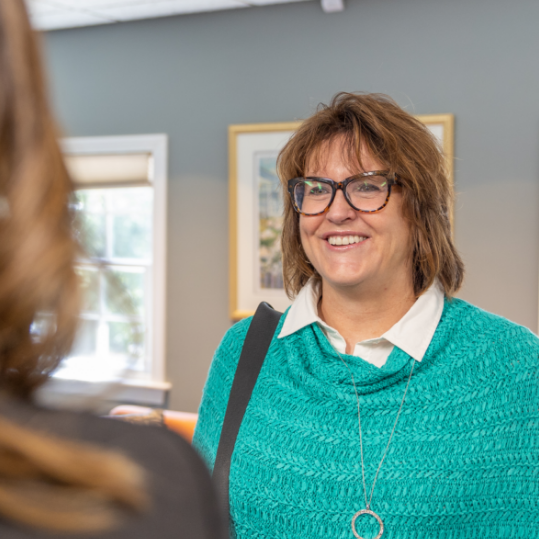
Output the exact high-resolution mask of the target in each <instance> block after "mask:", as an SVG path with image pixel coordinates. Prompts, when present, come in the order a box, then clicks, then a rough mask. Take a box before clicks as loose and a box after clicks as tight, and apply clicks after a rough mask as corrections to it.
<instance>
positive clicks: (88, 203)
mask: <svg viewBox="0 0 539 539" xmlns="http://www.w3.org/2000/svg"><path fill="white" fill-rule="evenodd" d="M75 200H76V202H77V209H78V210H80V211H83V212H85V213H88V212H92V213H103V212H104V211H105V196H104V189H78V190H77V191H75Z"/></svg>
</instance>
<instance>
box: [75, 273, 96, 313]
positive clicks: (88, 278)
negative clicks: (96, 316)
mask: <svg viewBox="0 0 539 539" xmlns="http://www.w3.org/2000/svg"><path fill="white" fill-rule="evenodd" d="M77 273H78V274H79V276H80V284H81V288H82V310H83V311H86V312H92V313H98V312H99V272H98V271H97V270H94V269H88V268H77Z"/></svg>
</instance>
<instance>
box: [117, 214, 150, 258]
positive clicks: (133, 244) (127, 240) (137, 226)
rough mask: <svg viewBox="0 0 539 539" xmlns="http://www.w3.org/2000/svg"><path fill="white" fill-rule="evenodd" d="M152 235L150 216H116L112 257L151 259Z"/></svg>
mask: <svg viewBox="0 0 539 539" xmlns="http://www.w3.org/2000/svg"><path fill="white" fill-rule="evenodd" d="M151 234H152V223H151V219H150V216H149V215H145V214H138V215H115V216H114V225H113V245H114V247H113V252H112V256H113V257H118V258H138V259H149V258H150V257H151V254H152V243H151Z"/></svg>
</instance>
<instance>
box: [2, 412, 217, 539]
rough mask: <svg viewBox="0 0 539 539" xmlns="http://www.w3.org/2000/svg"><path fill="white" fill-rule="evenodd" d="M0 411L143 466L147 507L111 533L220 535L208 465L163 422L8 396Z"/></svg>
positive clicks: (134, 535) (28, 425) (36, 429)
mask: <svg viewBox="0 0 539 539" xmlns="http://www.w3.org/2000/svg"><path fill="white" fill-rule="evenodd" d="M0 413H1V414H2V415H3V416H4V417H6V419H8V420H11V421H12V422H14V423H17V424H18V425H19V426H23V427H26V428H28V429H31V430H32V431H34V432H42V433H44V434H46V435H49V436H55V437H57V438H60V439H66V440H72V441H77V442H81V443H84V444H87V445H88V446H93V447H96V448H99V449H101V450H111V451H116V452H119V453H121V454H123V455H125V456H127V457H128V458H130V459H131V460H132V461H134V462H135V463H136V464H138V465H139V466H140V467H141V468H142V469H143V470H144V473H145V476H146V478H147V487H148V490H149V493H150V499H151V510H150V512H149V513H146V514H144V515H138V516H137V515H133V516H132V517H131V518H129V519H128V520H126V522H125V525H124V527H123V528H122V529H118V530H115V531H111V532H110V533H111V537H114V538H118V539H120V538H121V539H123V538H124V537H126V538H127V537H130V538H132V539H135V538H139V537H140V538H142V537H153V536H156V537H161V538H163V539H164V538H169V537H170V538H171V539H172V538H173V537H193V538H201V539H206V538H208V539H209V538H210V537H214V536H215V533H217V537H219V538H220V539H221V537H222V535H219V530H220V529H222V526H221V525H222V522H221V516H220V514H219V512H218V509H217V502H216V499H215V494H214V491H213V486H212V484H211V478H210V476H209V473H208V471H207V468H206V466H205V464H204V463H203V461H202V460H201V458H200V457H199V456H198V454H197V453H196V452H195V451H194V449H193V448H192V447H191V446H190V444H189V443H188V442H187V441H186V440H184V439H183V438H181V437H180V436H178V435H176V434H175V433H173V432H171V431H169V430H168V429H166V428H165V427H152V426H139V425H134V424H130V423H126V422H124V421H120V420H117V419H109V418H101V417H96V416H94V415H91V414H87V413H76V412H68V411H57V410H48V409H43V408H39V407H34V406H29V405H25V404H24V403H13V402H11V403H2V406H0ZM182 529H183V530H185V531H186V533H185V535H184V534H183V533H182V532H181V531H180V530H182ZM154 534H155V535H154ZM103 537H105V536H103ZM106 537H108V535H106Z"/></svg>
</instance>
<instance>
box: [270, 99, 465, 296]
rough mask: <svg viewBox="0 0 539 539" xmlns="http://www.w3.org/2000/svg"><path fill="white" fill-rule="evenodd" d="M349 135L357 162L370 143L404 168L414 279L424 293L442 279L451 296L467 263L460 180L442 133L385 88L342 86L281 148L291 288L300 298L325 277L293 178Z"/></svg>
mask: <svg viewBox="0 0 539 539" xmlns="http://www.w3.org/2000/svg"><path fill="white" fill-rule="evenodd" d="M336 137H343V138H344V142H345V151H346V154H347V157H348V158H349V160H350V162H351V163H358V164H359V165H360V166H361V154H360V148H361V147H362V145H364V147H365V148H366V149H367V150H368V151H369V152H370V153H371V154H372V156H373V157H375V158H376V159H377V160H378V161H380V162H381V163H382V164H383V165H384V167H386V168H387V169H389V171H390V172H391V173H396V174H397V175H398V179H399V183H400V185H401V186H402V193H403V213H404V217H405V218H406V219H407V220H408V221H409V223H410V231H411V241H412V270H413V285H414V291H415V294H416V296H420V295H421V294H422V293H423V292H424V291H425V290H426V289H427V288H428V287H429V286H430V285H431V284H432V283H433V282H434V280H435V279H436V278H438V279H439V280H440V283H441V284H442V286H443V289H444V291H445V294H446V296H448V297H451V296H452V295H453V294H454V293H455V292H456V291H457V290H458V289H459V288H460V286H461V284H462V279H463V275H464V265H463V263H462V260H461V258H460V256H459V254H458V253H457V250H456V249H455V246H454V244H453V240H452V237H451V222H450V211H451V207H452V200H453V187H452V185H450V182H449V179H448V176H447V165H446V161H445V158H444V156H443V154H442V152H441V151H440V148H439V147H438V144H437V142H436V139H435V138H434V136H433V135H432V134H431V133H430V131H429V130H428V129H427V128H426V127H425V125H423V124H422V123H421V122H420V121H419V120H417V119H416V118H414V117H413V116H412V115H411V114H408V113H407V112H405V111H404V110H402V109H401V108H400V107H399V106H398V105H397V104H396V103H395V102H394V101H393V100H392V99H391V98H390V97H388V96H386V95H383V94H361V93H344V92H343V93H339V94H337V95H336V96H335V97H334V98H333V99H332V101H331V103H330V104H329V105H320V106H319V108H318V111H317V112H316V113H315V114H314V115H313V116H311V117H310V118H308V119H307V120H305V121H304V122H303V123H302V124H301V126H300V128H299V129H298V131H297V132H296V133H295V134H294V136H293V137H292V138H291V139H290V141H289V142H288V143H287V145H286V146H285V147H284V148H283V150H282V151H281V153H280V154H279V159H278V172H279V177H280V179H281V182H282V187H283V197H284V207H285V209H284V225H283V234H282V239H281V243H282V252H283V275H284V284H285V289H286V292H287V294H288V296H289V297H290V298H292V297H294V296H295V295H296V294H297V293H298V292H299V291H300V290H301V288H302V287H303V286H304V285H305V283H306V282H307V281H308V280H309V279H310V278H311V277H314V278H315V279H318V280H319V279H320V276H319V275H318V273H317V271H316V269H315V268H314V267H313V265H312V264H311V262H310V261H309V260H308V259H307V256H306V254H305V251H304V250H303V247H302V245H301V239H300V233H299V215H298V214H297V213H296V212H295V210H294V207H293V205H292V202H291V200H290V197H289V195H288V193H287V189H286V184H287V181H288V180H289V179H292V178H296V177H301V176H303V175H304V174H305V171H306V167H307V165H308V162H309V160H310V159H313V158H316V157H317V155H318V154H319V152H320V149H321V146H322V145H323V144H326V143H328V142H330V141H332V140H334V139H335V138H336Z"/></svg>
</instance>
